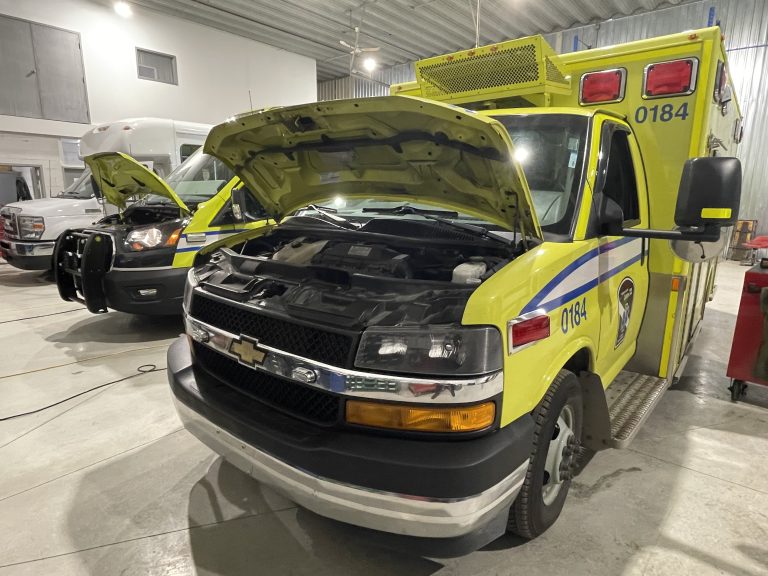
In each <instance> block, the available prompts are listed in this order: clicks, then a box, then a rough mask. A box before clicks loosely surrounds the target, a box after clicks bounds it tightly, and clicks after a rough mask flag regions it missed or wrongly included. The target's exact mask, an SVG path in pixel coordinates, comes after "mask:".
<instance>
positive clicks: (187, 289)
mask: <svg viewBox="0 0 768 576" xmlns="http://www.w3.org/2000/svg"><path fill="white" fill-rule="evenodd" d="M198 284H199V280H198V278H197V274H196V273H195V269H194V268H190V269H189V272H187V282H186V284H184V301H183V302H184V304H183V305H184V311H185V312H187V313H189V311H190V309H191V307H192V292H194V290H195V286H197V285H198Z"/></svg>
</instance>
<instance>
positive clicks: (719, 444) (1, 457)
mask: <svg viewBox="0 0 768 576" xmlns="http://www.w3.org/2000/svg"><path fill="white" fill-rule="evenodd" d="M714 25H719V26H720V27H721V29H722V32H723V34H724V42H725V46H726V52H727V57H728V62H729V72H730V78H731V79H732V81H733V85H734V89H735V93H736V95H737V97H738V101H739V106H740V110H741V115H742V116H743V117H744V119H745V120H744V124H745V132H744V139H743V141H742V142H741V144H740V145H739V147H738V151H737V152H736V153H735V156H737V157H738V158H739V159H740V160H741V163H742V167H743V175H742V193H741V207H740V211H739V223H738V224H736V225H734V226H733V227H732V228H731V227H729V228H727V230H726V231H725V232H724V233H723V238H724V241H723V243H722V244H721V245H720V250H721V251H722V253H721V254H720V255H718V256H717V257H716V260H715V261H716V262H717V269H716V275H715V276H714V287H713V290H712V293H711V299H708V300H709V301H708V302H707V303H706V311H705V312H704V315H703V319H702V320H701V324H700V325H699V326H698V328H697V330H698V333H697V335H696V337H695V339H694V340H693V342H692V344H691V345H690V347H689V348H688V350H687V352H686V354H685V362H684V363H683V364H682V366H681V369H680V371H679V372H678V374H677V376H676V377H675V378H673V379H672V381H671V383H670V384H669V388H668V389H667V390H666V392H664V394H663V398H661V400H660V401H659V402H658V405H657V406H656V407H655V409H654V410H653V412H651V413H650V415H649V416H648V417H647V420H646V421H645V423H644V424H643V425H642V428H640V430H639V432H638V433H637V435H636V436H635V437H634V438H633V440H632V441H631V443H630V444H629V446H628V447H626V448H624V449H608V450H602V451H599V452H597V453H596V454H594V455H590V457H589V459H588V461H587V462H586V463H585V465H584V467H583V469H582V470H581V471H580V473H579V474H578V475H577V476H576V477H575V478H574V479H573V481H572V483H571V484H570V490H569V495H568V498H567V500H566V502H565V505H564V508H563V511H562V513H561V515H560V517H559V519H558V520H557V522H555V523H554V525H553V526H551V527H550V528H549V529H547V530H546V531H545V532H544V533H543V534H541V535H539V536H537V537H536V538H534V539H531V540H528V539H524V538H521V537H519V536H516V535H514V534H509V533H508V534H505V535H504V536H502V537H501V538H498V539H496V540H494V541H493V542H491V543H490V544H485V545H484V546H482V547H481V548H480V549H478V550H476V551H473V552H469V553H466V554H461V555H459V556H458V557H450V556H451V555H450V554H447V555H431V554H425V553H422V552H421V551H420V550H419V548H418V547H417V546H415V545H414V546H413V547H410V546H409V545H408V544H407V543H406V542H404V541H401V540H391V539H389V538H388V537H387V536H386V535H385V534H382V533H379V532H376V531H373V530H370V529H363V528H360V527H357V526H354V525H351V524H347V523H344V522H340V521H337V520H333V519H330V518H326V517H324V516H321V515H319V514H316V513H314V512H312V511H310V510H308V509H306V508H305V507H302V506H299V505H297V504H296V503H295V502H293V501H291V500H290V499H288V498H287V497H286V496H285V495H282V494H281V493H280V491H279V490H278V491H276V490H273V489H272V488H270V487H269V486H266V485H264V484H263V483H259V482H258V481H256V480H255V479H254V478H253V477H251V476H250V475H249V474H247V473H245V472H243V471H242V470H241V469H240V468H238V467H237V466H235V465H234V464H233V463H231V462H230V461H228V460H227V459H225V458H224V457H222V456H221V455H220V454H218V453H216V452H214V451H213V450H211V449H210V448H208V447H207V446H206V445H204V444H203V443H201V442H200V441H199V440H198V439H197V438H196V437H195V436H193V435H192V434H191V433H190V432H189V431H188V430H187V429H185V427H184V425H183V424H182V422H181V421H180V420H179V416H178V415H177V411H176V409H175V408H174V402H173V400H172V397H173V393H172V392H171V390H170V389H169V375H168V373H167V371H166V370H167V368H168V358H167V353H168V349H169V346H170V345H171V344H172V343H173V342H174V341H176V340H177V339H178V338H179V336H180V335H183V334H184V333H185V331H188V328H187V327H185V323H184V320H183V318H182V316H181V315H180V314H179V313H177V314H173V313H171V314H170V315H167V316H162V315H160V316H158V315H153V316H147V315H141V314H130V313H126V312H121V311H115V310H110V311H109V312H108V313H106V314H93V313H92V311H89V310H88V309H86V307H85V306H83V304H81V303H79V302H73V301H65V300H63V299H62V297H61V295H60V290H61V289H60V287H59V288H57V279H56V274H55V273H54V272H53V271H52V270H50V269H46V270H22V269H20V268H19V267H17V265H16V264H15V263H14V261H13V260H12V259H11V258H8V260H7V261H6V260H4V259H3V258H0V390H2V392H3V397H4V400H3V402H1V403H0V406H2V408H0V462H2V467H1V468H2V472H0V576H6V575H8V576H17V575H37V574H56V575H80V574H83V575H110V574H136V575H139V574H142V575H144V574H152V575H169V574H173V575H177V574H178V575H187V574H190V575H191V574H198V575H241V574H242V575H245V574H291V575H299V574H301V575H310V574H312V575H317V574H328V575H334V576H335V575H343V574H349V575H353V574H354V575H356V574H363V573H365V574H371V575H379V574H381V575H384V574H403V575H406V574H414V575H420V576H421V575H424V576H426V575H465V574H466V575H470V574H471V575H488V576H490V575H502V574H503V575H516V574H542V575H550V574H573V575H580V574H584V575H588V574H589V575H593V574H600V575H603V574H605V575H619V574H621V575H654V574H659V575H666V574H696V575H708V574H713V575H714V574H732V575H738V576H758V575H761V574H767V575H768V544H766V535H767V534H768V387H766V386H764V385H761V384H760V383H759V382H756V381H755V382H752V381H751V382H748V383H747V386H746V392H745V393H744V394H741V393H739V394H736V396H734V393H733V391H732V390H731V388H732V387H733V378H732V377H729V376H728V373H729V358H730V356H731V346H732V341H733V339H734V333H735V331H736V326H737V318H739V317H740V304H741V303H742V294H743V292H745V291H746V290H747V287H746V286H747V284H745V274H746V273H747V272H748V271H751V270H758V269H763V268H768V258H767V257H768V243H767V244H766V245H761V244H759V239H760V237H761V236H762V237H763V238H766V236H765V235H766V234H768V193H766V191H765V189H764V186H763V183H764V182H765V181H766V179H768V172H766V171H768V167H767V166H768V164H766V162H765V161H764V159H765V157H766V154H768V105H767V104H768V103H767V102H766V98H768V87H766V81H767V80H766V78H768V48H767V47H768V4H767V3H765V2H763V1H762V0H739V1H738V2H737V1H736V0H690V1H686V0H672V1H670V2H663V1H660V0H641V1H638V2H630V1H625V0H578V1H573V2H569V1H565V0H546V1H538V2H537V1H533V0H477V1H476V0H470V1H469V2H466V1H464V0H317V1H313V2H300V1H298V0H281V1H279V2H273V1H269V0H206V1H200V0H131V1H130V2H112V1H111V0H57V1H56V2H53V1H52V0H48V1H46V0H26V1H25V2H23V3H19V2H12V1H11V0H0V208H1V207H2V205H3V204H13V203H15V202H16V201H17V200H19V198H17V197H16V191H17V182H22V181H23V182H24V186H25V187H26V190H27V193H28V194H29V199H23V201H22V202H20V204H22V205H26V204H28V205H30V206H31V205H33V204H34V203H35V202H36V201H41V202H54V200H52V199H54V198H56V196H57V195H58V194H60V193H61V192H62V191H65V190H72V186H76V185H77V184H78V182H80V181H81V180H82V181H83V182H85V184H87V183H88V181H87V180H83V179H82V178H81V176H82V174H83V173H84V171H85V170H87V168H86V164H85V163H84V161H83V159H82V157H81V156H80V155H79V154H80V153H79V152H78V146H81V144H80V138H81V137H83V135H85V134H86V133H87V132H90V131H91V130H93V129H95V128H96V127H97V126H101V125H104V126H106V125H107V124H109V123H117V124H118V125H119V127H120V129H121V130H122V125H123V124H124V123H126V126H127V125H128V124H127V122H128V120H126V119H136V118H149V119H152V118H163V119H171V120H174V121H176V122H177V125H176V132H175V135H174V136H173V138H175V140H174V143H176V144H180V143H181V140H179V138H181V136H180V134H181V133H182V132H184V131H185V130H186V131H192V128H191V127H187V128H179V126H180V125H181V124H180V123H184V122H186V123H189V124H190V126H192V124H193V123H194V124H195V125H200V126H203V125H205V126H206V131H207V129H208V127H210V126H212V125H215V124H219V123H221V122H224V121H226V120H230V119H233V118H234V117H235V115H237V114H240V113H243V112H248V111H249V110H250V111H254V110H259V109H261V108H265V107H271V106H289V105H295V104H300V103H305V102H315V101H318V102H326V101H333V100H338V99H348V98H368V97H379V96H386V95H388V94H389V93H390V92H389V90H390V86H392V85H395V84H399V83H404V82H412V81H413V80H415V79H416V73H415V69H414V62H416V61H418V60H421V59H424V58H430V57H433V56H436V55H439V54H447V53H452V52H457V51H460V50H468V49H472V48H476V47H477V46H484V45H487V44H493V43H497V42H502V41H506V40H511V39H517V38H522V37H525V36H530V35H535V34H541V35H543V37H544V39H545V40H546V41H547V42H548V43H549V45H551V46H552V47H553V48H554V50H555V51H556V52H557V53H559V54H567V53H571V52H577V51H582V50H589V49H593V48H602V47H607V46H612V45H614V44H622V43H626V42H631V41H635V40H642V39H646V38H652V37H656V36H662V35H666V34H674V33H678V32H683V31H689V30H695V29H696V30H697V29H700V28H705V27H707V26H714ZM25 31H26V32H25ZM14 34H15V35H14ZM24 34H28V38H29V45H30V47H33V46H34V47H37V48H38V49H37V50H32V49H31V48H30V50H29V51H26V52H25V51H24V50H23V49H22V48H21V47H22V45H23V43H24V42H25V40H23V38H26V36H24ZM42 46H46V47H47V48H46V49H45V50H43V49H41V48H40V47H42ZM11 47H12V48H11ZM46 50H48V51H47V52H46ZM28 54H31V55H33V61H21V60H20V59H21V58H23V57H26V56H25V55H28ZM62 54H65V55H64V56H62ZM53 65H60V66H61V69H63V70H66V71H67V72H66V74H52V73H51V66H53ZM27 68H29V69H30V70H32V71H36V73H35V74H29V72H24V73H23V74H21V75H20V76H18V74H19V71H20V70H22V69H23V70H26V69H27ZM119 68H126V70H118V69H119ZM46 71H47V72H46ZM12 74H17V76H18V77H19V78H22V77H24V78H25V79H26V80H29V79H30V78H31V79H32V80H35V77H37V78H36V81H37V84H35V85H34V86H32V85H27V86H23V85H19V84H18V83H17V84H14V83H10V84H9V83H8V82H4V81H3V78H4V75H8V76H5V77H7V78H11V77H13V76H11V75H12ZM150 76H151V77H150ZM57 90H60V92H57ZM105 130H106V129H105ZM133 130H134V131H136V130H137V129H136V128H134V129H133ZM190 133H191V132H190ZM189 142H193V140H190V141H189ZM194 142H196V143H195V144H187V146H191V148H189V149H187V148H182V156H183V157H178V158H177V159H176V162H175V163H174V160H173V158H171V160H170V162H171V164H172V165H175V164H178V163H179V162H181V161H183V160H184V159H185V158H186V156H188V155H189V154H190V153H191V150H194V149H196V148H197V147H198V146H200V145H201V144H202V140H201V141H199V142H197V141H194ZM176 148H179V146H178V145H176ZM136 149H137V148H136ZM722 154H723V155H725V156H732V155H734V154H731V153H729V152H728V151H727V149H726V151H724V152H722ZM134 155H135V154H134ZM177 156H178V154H177ZM136 157H137V159H139V158H138V156H136ZM139 160H140V161H141V162H142V163H143V164H144V166H145V167H149V168H151V166H152V160H145V159H139ZM154 162H155V163H157V165H158V166H159V165H160V161H159V160H158V159H157V158H155V160H154ZM156 172H157V171H156ZM4 178H5V179H4ZM206 178H207V176H206ZM222 178H224V177H222ZM675 178H677V176H676V177H675ZM6 180H8V184H7V186H6ZM11 180H13V183H12V184H11V183H10V182H11ZM223 182H224V183H226V179H224V180H223ZM85 184H83V185H85ZM676 187H677V181H675V182H674V183H672V184H670V188H669V189H670V190H673V189H676ZM5 188H8V190H9V192H7V193H5V192H4V190H5ZM65 195H66V192H65ZM234 198H236V197H235V196H234V195H233V199H234ZM232 201H233V202H235V200H232ZM102 204H103V202H102ZM14 205H15V204H14ZM26 209H27V208H25V210H26ZM2 214H3V213H2V212H0V216H2ZM48 217H49V216H46V218H48ZM0 222H2V218H0ZM49 226H50V225H49ZM13 230H15V229H13ZM62 230H63V229H62ZM3 231H5V232H6V234H7V233H9V232H10V231H12V228H11V227H10V225H9V224H6V226H5V228H4V229H3V227H1V226H0V239H2V234H3ZM199 233H200V234H202V235H203V236H205V234H206V232H204V231H203V232H199ZM177 235H178V234H177ZM756 242H757V244H755V243H756ZM644 246H645V245H643V250H645V247H644ZM643 254H645V253H644V252H643ZM46 257H48V256H46ZM761 262H763V263H764V265H763V268H761ZM534 275H535V274H534ZM185 277H186V276H185ZM702 281H703V280H702ZM763 290H764V292H765V293H768V289H763ZM764 300H765V302H768V297H767V298H766V299H764ZM763 314H765V315H766V317H768V313H766V312H765V311H763ZM559 322H560V320H559V316H558V320H557V323H558V329H559V326H560V325H559ZM766 325H768V320H766ZM553 326H554V325H553ZM697 330H691V332H696V331H697ZM746 338H747V339H748V340H749V342H750V345H752V343H755V342H756V343H757V344H756V346H755V347H756V348H757V347H759V345H760V342H761V338H764V336H763V334H761V333H760V332H758V331H751V332H750V333H749V334H747V336H746ZM763 343H764V344H765V341H763ZM257 344H258V342H257ZM616 346H618V344H617V345H616ZM766 369H768V367H766ZM740 392H741V391H740ZM444 556H445V557H444Z"/></svg>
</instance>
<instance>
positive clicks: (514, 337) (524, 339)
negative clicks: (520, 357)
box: [507, 311, 549, 354]
mask: <svg viewBox="0 0 768 576" xmlns="http://www.w3.org/2000/svg"><path fill="white" fill-rule="evenodd" d="M534 314H535V313H534ZM507 337H508V340H509V342H508V344H507V346H508V352H509V353H510V354H512V352H513V351H515V349H517V348H520V347H521V346H524V345H526V344H530V343H532V342H536V341H538V340H543V339H544V338H549V316H548V315H547V314H546V312H543V311H542V312H541V313H540V314H537V315H535V316H532V317H530V318H524V319H523V318H518V319H515V320H511V321H510V322H509V323H508V324H507Z"/></svg>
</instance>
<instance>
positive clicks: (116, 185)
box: [84, 152, 189, 213]
mask: <svg viewBox="0 0 768 576" xmlns="http://www.w3.org/2000/svg"><path fill="white" fill-rule="evenodd" d="M84 160H85V163H86V164H87V165H88V167H89V168H90V169H91V172H92V173H93V178H94V179H95V180H96V184H97V185H98V186H99V190H101V193H102V194H103V195H104V199H105V200H106V201H107V202H109V203H110V204H114V205H115V206H117V207H118V208H119V209H120V210H124V209H125V206H126V202H127V201H128V199H129V198H131V197H133V198H135V199H136V200H140V199H142V198H145V197H146V196H149V195H150V194H156V195H157V196H162V197H163V198H168V199H169V200H171V201H172V202H173V203H175V204H176V205H178V207H179V208H181V209H182V210H184V211H185V212H187V213H189V208H187V206H186V205H185V204H184V202H182V200H181V198H179V197H178V195H177V194H176V192H174V191H173V189H172V188H171V187H170V186H168V184H166V182H165V180H163V179H162V178H160V176H158V175H157V174H155V173H154V172H152V171H151V170H149V169H148V168H147V167H146V166H143V165H142V164H139V163H138V162H137V161H136V160H134V159H133V158H131V157H130V156H128V155H127V154H122V153H121V152H103V153H99V154H92V155H91V156H86V157H85V158H84Z"/></svg>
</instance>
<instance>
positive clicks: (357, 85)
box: [317, 62, 416, 100]
mask: <svg viewBox="0 0 768 576" xmlns="http://www.w3.org/2000/svg"><path fill="white" fill-rule="evenodd" d="M415 79H416V75H415V73H414V71H413V64H411V63H410V62H409V63H406V64H398V65H397V66H391V67H389V68H384V69H382V70H376V71H375V72H374V73H373V74H372V75H371V78H370V79H369V78H365V77H362V76H351V77H350V76H347V77H345V78H336V79H334V80H326V81H325V82H318V83H317V99H318V100H337V99H339V98H364V97H368V96H385V95H387V94H389V86H390V85H391V84H398V83H400V82H410V81H411V80H415Z"/></svg>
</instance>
